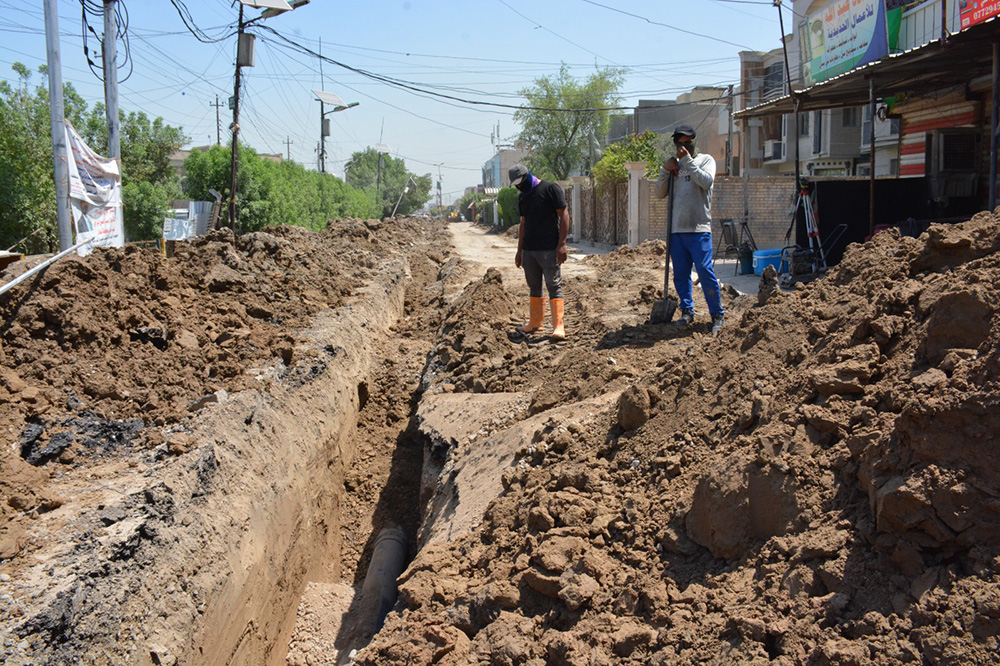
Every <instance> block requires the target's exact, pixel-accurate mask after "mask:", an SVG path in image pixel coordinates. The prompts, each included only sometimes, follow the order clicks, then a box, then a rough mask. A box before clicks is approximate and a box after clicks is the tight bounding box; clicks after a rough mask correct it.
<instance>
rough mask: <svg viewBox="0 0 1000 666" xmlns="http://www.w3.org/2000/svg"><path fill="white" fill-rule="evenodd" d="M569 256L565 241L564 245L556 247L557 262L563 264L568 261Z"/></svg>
mask: <svg viewBox="0 0 1000 666" xmlns="http://www.w3.org/2000/svg"><path fill="white" fill-rule="evenodd" d="M568 257H569V252H568V251H567V250H566V244H565V243H563V244H562V245H560V246H559V247H557V248H556V263H557V264H559V265H560V266H561V265H562V264H563V263H564V262H565V261H566V259H567V258H568Z"/></svg>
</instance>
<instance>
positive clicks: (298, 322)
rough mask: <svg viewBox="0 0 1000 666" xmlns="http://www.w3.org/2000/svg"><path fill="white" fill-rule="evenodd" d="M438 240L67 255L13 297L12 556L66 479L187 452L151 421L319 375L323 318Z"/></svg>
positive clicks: (7, 406) (209, 242)
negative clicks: (309, 343) (305, 338)
mask: <svg viewBox="0 0 1000 666" xmlns="http://www.w3.org/2000/svg"><path fill="white" fill-rule="evenodd" d="M433 233H440V229H439V230H438V231H437V232H434V231H433V230H429V229H427V225H422V224H421V223H420V222H418V221H416V220H412V219H405V218H397V219H395V220H393V221H392V222H391V223H381V222H377V221H375V220H368V221H361V220H354V219H343V220H333V221H331V222H330V224H329V226H328V228H327V229H326V230H325V231H324V232H322V233H319V234H317V233H313V232H309V231H306V230H303V229H301V228H298V227H276V228H268V229H267V230H265V231H261V232H257V233H252V234H247V235H245V236H240V237H238V238H236V237H234V236H233V234H232V233H231V232H230V231H229V230H225V229H224V230H220V231H216V232H213V233H211V234H209V235H208V236H206V237H204V238H201V239H198V240H196V241H194V242H192V243H190V244H189V243H178V244H177V247H176V251H175V253H174V256H173V257H171V258H170V259H166V258H164V257H162V256H160V255H159V254H157V253H154V252H149V251H146V250H142V249H138V248H134V247H128V248H125V249H121V250H119V249H104V250H99V251H97V252H95V253H93V254H92V255H90V256H89V257H86V258H77V257H70V258H67V259H64V260H61V261H60V262H58V263H56V264H55V265H53V266H51V267H50V268H48V269H46V270H45V271H43V272H42V273H40V274H38V275H37V276H36V277H34V278H32V279H31V280H30V281H28V282H26V283H25V284H22V285H21V286H19V287H17V288H15V289H13V290H11V291H10V292H8V293H6V294H4V295H3V296H2V297H0V338H2V346H0V431H2V432H5V433H7V437H5V446H4V447H3V448H2V450H0V497H2V499H3V501H2V504H0V559H7V558H11V557H14V556H15V555H16V554H17V553H19V552H22V551H23V550H24V549H25V548H28V547H29V541H30V540H29V539H28V538H27V536H26V535H25V532H24V530H23V529H22V527H20V526H19V524H18V523H19V521H20V520H21V519H25V518H28V517H31V516H37V515H38V514H39V513H45V512H47V511H51V510H52V509H54V508H56V507H58V506H60V505H61V504H62V503H63V501H64V500H63V499H62V498H60V497H59V496H58V495H56V494H55V493H54V492H53V491H52V490H50V486H51V483H50V482H49V481H50V477H52V476H53V475H54V474H55V475H62V474H63V473H64V472H65V471H66V470H70V469H84V470H85V469H86V468H87V467H88V465H90V464H91V463H93V462H95V461H97V460H102V461H107V460H109V459H112V460H113V459H114V458H115V457H122V458H128V457H129V456H130V455H131V454H132V453H134V452H135V451H145V450H155V451H157V452H158V453H156V455H157V456H159V457H169V456H174V455H179V454H182V453H184V452H185V451H187V450H188V449H189V448H191V447H192V446H193V444H192V443H191V442H189V441H188V440H187V439H186V438H185V437H184V436H183V434H178V435H176V436H170V437H164V435H163V434H162V432H160V431H158V430H156V428H155V427H154V426H169V425H171V424H177V423H178V422H180V421H182V420H184V419H188V418H193V417H194V416H195V415H196V414H197V412H198V411H199V410H201V409H203V408H204V407H205V406H207V405H210V404H212V403H217V402H220V401H224V400H225V399H226V396H227V395H228V394H230V393H235V392H237V391H240V390H241V389H243V388H246V387H248V386H251V385H256V384H259V380H260V377H259V376H258V374H259V373H258V372H254V371H253V370H254V369H258V370H259V369H261V368H264V367H265V366H268V365H272V366H274V367H275V368H277V370H275V372H277V373H278V374H279V375H282V374H284V375H288V376H287V379H288V380H289V381H290V382H291V383H295V382H299V383H301V382H303V381H306V380H308V375H309V373H311V372H313V371H315V370H316V369H317V368H318V367H319V366H320V365H321V364H322V363H324V360H323V358H320V357H317V358H316V359H314V360H313V361H310V360H309V359H299V358H293V355H294V354H295V353H298V352H295V351H294V350H295V349H296V343H297V342H298V340H297V337H296V336H297V335H298V334H299V332H300V331H301V330H303V329H306V328H307V327H308V326H309V324H310V319H311V318H312V317H313V316H314V315H316V314H317V313H319V312H321V311H327V310H330V309H333V308H336V307H338V306H339V305H341V304H342V303H343V302H344V299H345V298H347V297H349V296H350V295H352V294H353V293H355V291H356V290H357V289H359V288H360V287H362V286H364V285H365V284H366V283H367V282H368V281H369V280H370V279H371V278H372V277H373V276H375V275H377V274H378V273H379V272H380V271H381V270H382V269H383V266H384V265H385V264H386V262H388V261H389V260H390V259H392V258H393V257H395V256H398V255H401V254H404V253H406V252H409V251H410V248H411V247H412V245H413V242H414V241H415V240H416V239H418V238H422V237H425V236H427V235H428V234H433ZM16 269H17V265H15V266H14V267H12V268H10V269H8V271H14V270H16ZM329 347H330V353H331V354H334V353H335V352H336V349H334V346H332V345H330V346H329ZM300 361H305V362H303V363H300ZM296 373H299V374H301V376H297V374H296ZM50 463H57V464H50Z"/></svg>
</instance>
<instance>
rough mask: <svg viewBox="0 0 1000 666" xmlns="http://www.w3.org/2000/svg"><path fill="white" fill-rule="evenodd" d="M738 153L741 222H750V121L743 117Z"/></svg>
mask: <svg viewBox="0 0 1000 666" xmlns="http://www.w3.org/2000/svg"><path fill="white" fill-rule="evenodd" d="M740 155H742V156H743V223H744V224H748V223H749V222H750V121H749V120H747V119H745V118H744V119H743V129H742V131H740Z"/></svg>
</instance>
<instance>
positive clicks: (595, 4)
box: [500, 0, 753, 51]
mask: <svg viewBox="0 0 1000 666" xmlns="http://www.w3.org/2000/svg"><path fill="white" fill-rule="evenodd" d="M500 1H501V2H502V1H503V0H500ZM581 1H582V2H586V3H587V4H589V5H594V6H595V7H601V8H603V9H607V10H609V11H612V12H617V13H619V14H624V15H625V16H631V17H632V18H637V19H639V20H641V21H645V22H646V23H650V24H652V25H658V26H662V27H664V28H669V29H670V30H676V31H677V32H683V33H684V34H687V35H693V36H695V37H701V38H703V39H710V40H712V41H713V42H720V43H722V44H729V45H730V46H738V47H740V48H741V49H746V50H748V51H752V50H753V49H751V48H750V47H749V46H746V45H744V44H737V43H736V42H730V41H728V40H725V39H720V38H718V37H712V36H711V35H704V34H702V33H700V32H694V31H691V30H685V29H684V28H678V27H677V26H675V25H670V24H668V23H660V22H659V21H654V20H653V19H650V18H646V17H645V16H640V15H639V14H633V13H632V12H627V11H625V10H623V9H618V8H617V7H609V6H608V5H602V4H601V3H599V2H594V0H581Z"/></svg>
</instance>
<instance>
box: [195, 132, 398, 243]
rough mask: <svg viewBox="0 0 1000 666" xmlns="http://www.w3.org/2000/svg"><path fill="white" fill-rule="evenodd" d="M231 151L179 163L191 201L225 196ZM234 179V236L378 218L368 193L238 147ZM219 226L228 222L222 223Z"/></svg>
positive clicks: (197, 154)
mask: <svg viewBox="0 0 1000 666" xmlns="http://www.w3.org/2000/svg"><path fill="white" fill-rule="evenodd" d="M231 155H232V153H231V150H230V149H229V148H225V147H222V146H212V147H211V148H210V149H209V150H208V151H206V152H201V151H197V150H196V151H193V152H192V153H191V154H190V155H189V156H188V158H187V160H186V161H185V162H184V168H185V170H186V171H187V178H186V185H185V187H186V192H187V194H188V196H189V197H190V198H191V199H195V200H199V201H211V200H212V195H211V194H210V193H209V190H210V189H215V190H217V191H218V192H223V193H225V192H228V190H229V184H230V165H231V162H230V160H231ZM237 173H238V175H237V179H236V211H237V212H236V217H237V219H238V220H239V228H238V229H237V231H238V232H240V233H243V232H247V231H256V230H259V229H261V228H263V227H265V226H274V225H278V224H290V225H296V226H301V227H305V228H307V229H313V230H315V231H318V230H320V229H323V228H324V227H325V226H326V223H327V221H328V220H330V219H332V218H337V217H361V218H371V217H375V216H377V215H378V214H379V212H380V210H381V209H380V207H379V206H378V205H377V204H376V202H375V199H374V196H373V194H372V193H369V192H366V191H362V190H358V189H356V188H352V187H350V186H348V185H347V184H345V183H344V182H343V181H342V180H340V179H339V178H335V177H334V176H331V175H328V174H321V173H316V172H315V171H306V169H305V168H303V167H302V165H300V164H296V163H294V162H272V161H271V160H267V159H264V158H261V157H260V156H259V155H258V154H257V153H256V151H254V150H253V149H252V148H250V147H248V146H242V147H241V148H240V154H239V171H238V172H237ZM223 223H224V224H227V223H228V222H227V221H226V220H223Z"/></svg>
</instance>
